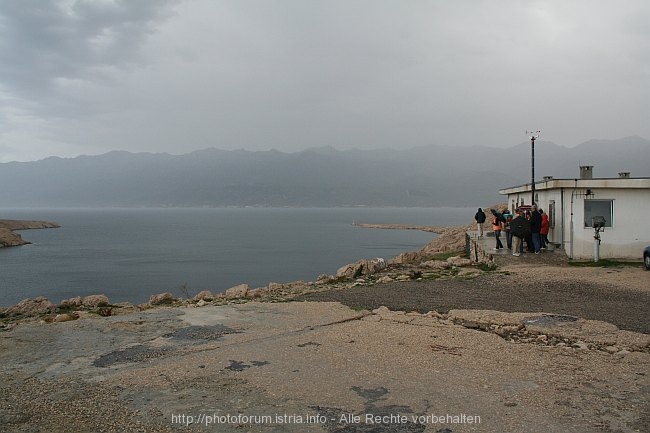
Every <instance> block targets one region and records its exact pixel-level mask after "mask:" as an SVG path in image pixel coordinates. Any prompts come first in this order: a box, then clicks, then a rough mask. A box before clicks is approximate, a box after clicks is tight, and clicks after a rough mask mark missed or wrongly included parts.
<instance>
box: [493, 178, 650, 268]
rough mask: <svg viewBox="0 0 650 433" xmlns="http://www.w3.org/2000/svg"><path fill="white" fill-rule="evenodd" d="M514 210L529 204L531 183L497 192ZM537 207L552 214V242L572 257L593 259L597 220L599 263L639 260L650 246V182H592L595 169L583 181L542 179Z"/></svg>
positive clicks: (536, 195)
mask: <svg viewBox="0 0 650 433" xmlns="http://www.w3.org/2000/svg"><path fill="white" fill-rule="evenodd" d="M499 193H500V194H503V195H507V196H508V205H509V207H510V209H511V210H514V209H515V208H516V207H518V206H521V205H530V204H531V199H532V196H531V195H532V191H531V186H530V184H527V185H522V186H517V187H512V188H506V189H502V190H500V191H499ZM535 203H536V204H537V205H538V207H539V208H540V209H543V210H544V212H546V213H547V214H548V215H549V219H550V227H551V228H550V231H549V235H548V237H549V239H550V240H551V242H553V243H554V244H555V245H556V246H557V247H559V248H562V249H564V251H565V252H566V254H567V255H568V256H569V257H570V258H575V259H592V258H594V253H595V251H594V250H595V245H594V243H595V242H596V241H595V240H594V235H595V229H594V228H593V223H594V221H598V217H603V218H604V219H605V221H604V228H603V231H602V232H601V233H600V239H601V243H600V246H599V254H600V258H622V259H640V258H641V256H642V253H643V249H644V248H645V247H646V246H648V245H650V178H632V177H630V173H626V172H623V173H619V177H618V178H600V179H599V178H593V166H582V167H580V178H579V179H553V178H552V177H550V176H546V177H544V180H543V181H542V182H535Z"/></svg>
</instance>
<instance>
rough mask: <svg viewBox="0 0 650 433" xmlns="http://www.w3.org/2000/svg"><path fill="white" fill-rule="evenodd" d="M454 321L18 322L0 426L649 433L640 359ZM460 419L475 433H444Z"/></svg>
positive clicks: (335, 306)
mask: <svg viewBox="0 0 650 433" xmlns="http://www.w3.org/2000/svg"><path fill="white" fill-rule="evenodd" d="M451 313H453V314H450V315H449V316H444V317H443V316H440V315H434V314H432V315H421V314H414V313H405V312H402V313H397V312H391V311H388V310H385V309H382V310H381V311H377V312H375V314H371V313H370V312H369V311H355V310H352V309H350V308H348V307H345V306H343V305H341V304H339V303H333V302H332V303H327V302H319V303H314V302H291V303H256V302H251V303H247V304H237V305H225V306H206V307H202V308H188V307H185V308H159V309H153V310H148V311H143V312H137V313H132V314H129V315H124V316H115V317H94V316H87V317H83V318H82V319H80V320H77V321H73V322H64V323H52V324H44V323H34V322H32V323H20V324H19V325H18V326H16V327H15V328H13V329H12V330H11V331H8V332H3V333H0V382H1V383H2V384H3V386H2V387H1V388H0V403H1V404H0V426H1V427H2V430H3V431H15V432H38V431H100V430H101V431H219V432H241V431H251V432H257V431H260V432H267V431H268V432H280V431H282V432H285V431H295V432H304V431H313V432H343V431H345V432H453V433H457V432H497V431H498V432H505V433H508V432H529V431H531V432H532V431H545V432H576V433H577V432H603V431H611V432H634V431H647V426H648V425H650V415H649V412H648V407H650V377H649V375H650V354H648V353H647V351H643V350H630V351H626V352H627V353H622V354H620V353H613V354H612V353H607V352H605V351H602V350H593V349H590V348H589V347H570V346H545V345H539V344H527V343H521V342H512V341H508V340H507V339H506V338H503V337H502V336H499V335H497V334H496V333H494V332H484V331H483V330H481V328H480V326H483V325H485V326H488V327H489V326H490V325H495V324H498V325H499V326H501V325H503V326H512V325H513V324H515V325H520V324H521V323H522V321H523V320H526V319H527V318H528V319H530V317H538V316H535V315H534V314H530V313H526V314H522V315H517V314H518V313H497V312H485V311H484V312H477V311H466V310H458V311H454V312H451ZM461 320H464V321H466V322H467V321H471V322H472V323H473V324H474V323H476V324H478V325H479V327H478V328H472V327H469V328H468V327H466V326H463V324H462V322H461ZM548 322H549V326H550V327H553V329H550V328H544V326H545V323H544V321H541V323H536V324H535V326H536V330H537V332H538V333H543V332H546V331H548V333H549V334H550V333H551V331H552V332H555V333H560V334H562V333H564V332H566V333H567V334H570V333H576V332H578V331H579V332H580V337H581V338H583V339H585V340H587V341H589V338H590V335H593V336H594V338H597V337H598V338H600V337H602V335H603V332H604V331H603V330H607V332H609V333H610V334H611V335H614V336H617V335H619V334H617V332H625V335H624V336H625V338H627V340H625V341H630V339H636V340H634V341H637V342H638V344H639V345H640V346H643V344H646V343H647V342H648V341H647V338H648V335H647V334H636V333H630V332H629V331H618V330H616V329H614V328H615V327H614V328H612V327H611V325H608V324H603V323H602V322H594V321H582V322H580V325H579V327H578V328H576V326H578V325H571V326H557V323H553V321H548ZM576 322H578V321H576ZM567 323H571V322H570V321H568V322H567ZM470 328H472V329H470ZM488 329H489V328H488ZM612 333H613V334H612ZM611 335H610V337H611ZM608 338H609V337H608ZM446 415H450V416H451V418H444V419H443V422H433V420H434V417H433V416H435V417H436V418H435V420H436V421H439V420H440V419H439V418H438V416H446ZM181 416H182V417H181ZM308 416H311V417H314V418H310V420H311V421H312V422H309V423H307V422H306V421H307V420H308V418H307V417H308ZM367 416H370V418H366V417H367ZM377 416H378V417H379V418H373V417H377ZM398 416H404V417H406V418H405V419H406V421H404V422H400V418H397V417H398ZM427 416H428V417H429V418H427ZM453 416H456V417H457V418H453ZM460 416H465V417H466V418H465V420H467V419H468V418H467V417H476V418H474V420H476V419H478V418H480V423H471V424H470V423H460V422H454V421H460V420H461V418H459V417H460ZM190 417H191V418H190ZM228 417H230V418H228ZM238 417H239V418H238ZM242 417H244V418H242ZM245 417H247V418H245ZM255 417H257V418H255ZM264 417H266V418H264ZM299 417H300V418H299ZM356 417H358V418H356ZM391 417H392V418H391ZM413 417H415V418H413ZM418 419H419V420H421V421H422V422H414V421H417V420H418ZM190 420H191V421H192V423H189V421H190ZM219 420H220V421H228V420H230V421H231V422H227V423H226V424H223V423H221V424H217V423H216V421H219ZM368 420H376V421H379V422H374V423H367V422H366V421H368ZM208 421H210V422H208ZM299 421H302V423H299ZM381 421H386V422H383V423H382V422H381Z"/></svg>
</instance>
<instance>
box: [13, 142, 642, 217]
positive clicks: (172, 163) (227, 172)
mask: <svg viewBox="0 0 650 433" xmlns="http://www.w3.org/2000/svg"><path fill="white" fill-rule="evenodd" d="M579 165H593V166H594V177H616V176H617V173H618V172H620V171H629V172H631V175H632V177H650V141H649V140H646V139H644V138H641V137H638V136H633V137H625V138H622V139H618V140H590V141H587V142H585V143H582V144H580V145H578V146H576V147H573V148H567V147H563V146H559V145H557V144H554V143H551V142H545V141H537V142H536V143H535V174H536V176H535V178H536V180H540V179H541V178H542V176H545V175H551V176H554V177H556V178H575V177H577V176H578V172H579V170H578V166H579ZM528 182H530V143H529V142H523V143H521V144H519V145H516V146H513V147H511V148H508V149H497V148H490V147H483V146H474V147H470V148H456V147H449V146H437V145H436V146H426V147H418V148H413V149H409V150H393V149H381V150H336V149H334V148H332V147H324V148H310V149H307V150H304V151H300V152H295V153H284V152H280V151H277V150H270V151H245V150H234V151H226V150H219V149H214V148H209V149H204V150H198V151H194V152H191V153H187V154H184V155H169V154H165V153H130V152H125V151H113V152H108V153H106V154H103V155H97V156H79V157H76V158H67V159H63V158H58V157H50V158H46V159H43V160H40V161H34V162H10V163H2V164H0V185H1V187H0V203H2V205H1V206H2V207H41V206H42V207H69V206H79V207H84V206H87V207H95V206H99V207H104V206H108V207H115V206H124V207H139V206H145V207H146V206H163V207H165V206H174V207H176V206H188V207H189V206H208V207H213V206H214V207H217V206H296V207H301V206H302V207H309V206H313V207H331V206H360V205H363V206H427V207H428V206H475V205H477V204H478V205H481V204H485V203H493V202H496V201H499V200H500V199H501V198H502V197H501V196H500V195H499V194H498V192H497V191H498V190H499V189H501V188H506V187H509V186H515V185H522V184H525V183H528Z"/></svg>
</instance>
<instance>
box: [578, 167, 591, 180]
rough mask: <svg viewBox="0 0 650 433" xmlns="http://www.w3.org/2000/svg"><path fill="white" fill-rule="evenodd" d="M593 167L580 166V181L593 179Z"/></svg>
mask: <svg viewBox="0 0 650 433" xmlns="http://www.w3.org/2000/svg"><path fill="white" fill-rule="evenodd" d="M593 168H594V166H593V165H581V166H580V179H593V178H594V172H593Z"/></svg>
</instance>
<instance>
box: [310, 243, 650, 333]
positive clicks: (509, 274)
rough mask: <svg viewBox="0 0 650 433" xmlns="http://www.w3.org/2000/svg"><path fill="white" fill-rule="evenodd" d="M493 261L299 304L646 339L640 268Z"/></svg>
mask: <svg viewBox="0 0 650 433" xmlns="http://www.w3.org/2000/svg"><path fill="white" fill-rule="evenodd" d="M517 259H521V260H517ZM541 260H543V262H541ZM496 261H497V263H500V265H499V268H498V269H497V270H496V271H493V272H488V273H484V274H481V275H479V276H477V277H475V278H472V279H453V280H421V281H408V282H391V283H384V284H375V285H371V286H357V287H353V288H350V289H345V290H332V291H326V292H320V293H312V294H307V295H305V296H303V299H305V300H312V301H337V302H341V303H342V304H345V305H348V306H350V307H352V308H367V309H375V308H378V307H380V306H382V305H385V306H387V307H388V308H390V309H391V310H403V311H417V312H421V313H425V312H428V311H432V310H435V311H437V312H439V313H446V312H447V311H449V310H452V309H480V310H496V311H503V312H545V313H557V314H566V315H572V316H577V317H581V318H584V319H591V320H600V321H605V322H609V323H613V324H615V325H616V326H618V327H619V328H620V329H625V330H630V331H635V332H643V333H646V334H650V314H648V312H649V311H650V272H646V271H644V270H643V269H642V268H641V267H640V266H639V267H628V266H623V267H615V268H591V267H587V268H583V267H574V266H569V265H567V264H566V262H567V260H566V259H565V258H562V257H561V256H560V255H559V254H547V255H546V257H544V258H543V259H541V258H540V256H536V255H534V254H524V255H522V256H521V257H519V258H515V257H511V256H509V257H500V256H499V257H497V258H496Z"/></svg>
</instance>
